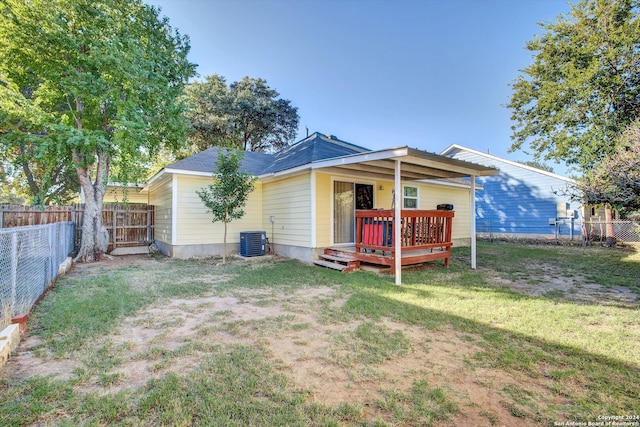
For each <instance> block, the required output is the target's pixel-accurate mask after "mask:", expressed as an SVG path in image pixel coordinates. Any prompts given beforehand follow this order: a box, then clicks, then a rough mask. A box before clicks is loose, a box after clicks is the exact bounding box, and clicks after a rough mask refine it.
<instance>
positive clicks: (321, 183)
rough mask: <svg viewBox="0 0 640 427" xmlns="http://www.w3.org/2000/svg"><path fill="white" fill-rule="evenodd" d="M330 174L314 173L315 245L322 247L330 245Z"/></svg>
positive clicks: (331, 227) (331, 228) (331, 232)
mask: <svg viewBox="0 0 640 427" xmlns="http://www.w3.org/2000/svg"><path fill="white" fill-rule="evenodd" d="M332 194H333V191H332V190H331V175H328V174H325V173H317V174H316V246H317V247H319V248H324V247H327V246H331V235H332V234H333V226H332V223H331V219H332V217H333V215H332V213H331V198H332V197H333V196H332Z"/></svg>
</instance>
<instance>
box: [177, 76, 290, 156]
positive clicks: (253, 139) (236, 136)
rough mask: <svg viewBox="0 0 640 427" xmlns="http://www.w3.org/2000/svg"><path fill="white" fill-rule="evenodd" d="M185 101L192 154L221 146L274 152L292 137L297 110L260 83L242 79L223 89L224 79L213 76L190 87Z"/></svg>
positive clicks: (260, 81) (288, 142) (263, 82)
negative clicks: (226, 145) (187, 107)
mask: <svg viewBox="0 0 640 427" xmlns="http://www.w3.org/2000/svg"><path fill="white" fill-rule="evenodd" d="M186 97H187V100H188V103H189V105H190V108H189V111H188V113H187V116H188V118H189V120H190V122H191V127H192V132H191V133H190V135H189V143H190V146H191V150H192V152H198V151H202V150H204V149H207V148H209V147H211V146H214V145H225V144H232V145H233V146H235V147H238V148H241V149H243V150H248V151H256V152H270V151H277V150H280V149H282V148H284V147H286V146H288V145H289V144H290V143H291V142H293V140H294V139H295V137H296V132H297V130H298V121H299V116H298V110H297V108H296V107H293V106H292V105H291V101H289V100H286V99H282V98H280V94H279V93H278V91H276V90H275V89H272V88H270V87H269V86H268V85H267V82H266V81H265V80H263V79H253V78H250V77H244V78H243V79H242V80H241V81H239V82H234V83H232V84H231V85H227V82H226V80H225V78H224V77H222V76H219V75H217V74H214V75H211V76H208V77H206V78H205V79H204V81H199V82H194V83H192V84H190V85H189V86H188V88H187V90H186ZM192 152H191V153H188V154H192Z"/></svg>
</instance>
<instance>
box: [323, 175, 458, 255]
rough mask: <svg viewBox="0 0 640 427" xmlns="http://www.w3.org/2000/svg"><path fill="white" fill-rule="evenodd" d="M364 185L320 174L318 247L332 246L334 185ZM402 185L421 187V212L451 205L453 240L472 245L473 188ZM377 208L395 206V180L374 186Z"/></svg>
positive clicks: (356, 178) (406, 182) (412, 182)
mask: <svg viewBox="0 0 640 427" xmlns="http://www.w3.org/2000/svg"><path fill="white" fill-rule="evenodd" d="M333 181H345V182H363V180H362V179H361V178H358V177H357V176H347V175H332V174H323V173H317V174H316V185H317V189H316V198H317V199H316V230H317V246H318V247H320V248H322V247H327V246H331V244H332V239H331V236H332V235H333V223H332V219H333V213H332V212H331V207H332V205H333V204H332V197H333V191H332V182H333ZM402 185H408V186H414V187H418V188H419V201H420V205H419V208H420V209H436V207H437V205H439V204H443V203H451V204H453V205H454V208H455V217H454V220H453V233H452V239H453V240H454V241H455V242H456V245H465V244H469V241H470V238H471V225H470V222H471V218H470V206H469V192H470V191H471V190H470V189H469V188H460V187H453V186H446V185H437V184H426V183H422V182H416V181H405V182H403V183H402ZM374 189H375V190H374V192H375V195H374V208H375V209H391V208H392V204H393V189H394V183H393V181H376V182H375V183H374Z"/></svg>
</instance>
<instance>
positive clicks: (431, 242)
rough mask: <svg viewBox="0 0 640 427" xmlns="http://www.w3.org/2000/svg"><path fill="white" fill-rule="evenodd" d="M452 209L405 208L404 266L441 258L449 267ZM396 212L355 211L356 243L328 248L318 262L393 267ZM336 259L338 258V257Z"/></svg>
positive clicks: (347, 266)
mask: <svg viewBox="0 0 640 427" xmlns="http://www.w3.org/2000/svg"><path fill="white" fill-rule="evenodd" d="M453 217H454V212H453V211H437V210H403V211H402V218H401V221H402V223H401V226H400V230H401V238H400V242H401V250H400V251H399V253H400V256H401V265H403V266H406V265H415V264H422V263H425V262H430V261H436V260H440V259H442V260H443V262H444V265H445V266H449V260H450V258H451V246H453V243H452V241H451V226H452V223H453ZM393 221H394V211H392V210H362V211H356V239H355V240H356V242H355V245H353V246H337V247H331V248H327V249H325V251H324V255H321V260H320V261H319V262H317V264H319V265H324V266H327V267H330V266H329V265H326V264H327V263H331V264H338V265H340V266H344V267H340V266H337V267H332V268H336V269H340V270H342V271H353V270H355V269H358V268H359V267H360V264H361V263H366V264H373V265H380V266H386V267H393V266H394V265H395V257H396V253H398V251H397V250H396V248H395V246H394V242H395V240H394V236H393ZM335 258H337V259H335Z"/></svg>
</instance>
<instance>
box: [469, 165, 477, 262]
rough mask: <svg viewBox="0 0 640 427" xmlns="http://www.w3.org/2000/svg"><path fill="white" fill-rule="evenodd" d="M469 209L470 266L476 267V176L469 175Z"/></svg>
mask: <svg viewBox="0 0 640 427" xmlns="http://www.w3.org/2000/svg"><path fill="white" fill-rule="evenodd" d="M469 206H470V210H471V215H469V216H470V217H471V224H470V225H471V268H472V269H473V270H475V269H476V176H475V175H471V193H470V195H469Z"/></svg>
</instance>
